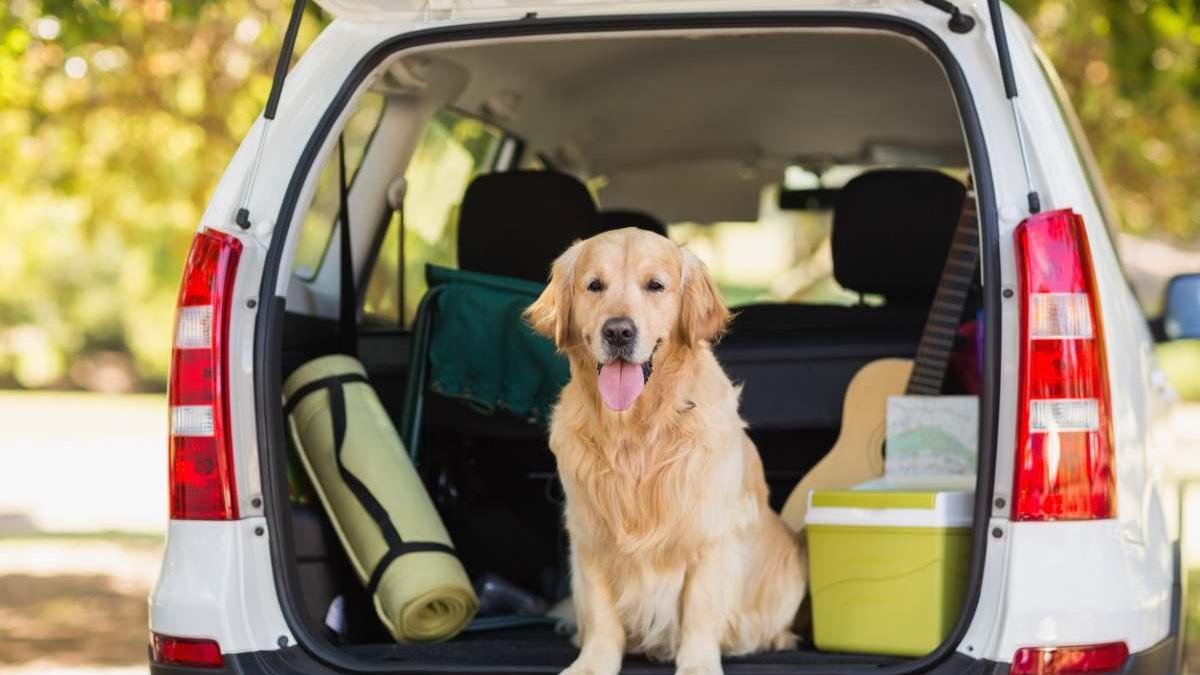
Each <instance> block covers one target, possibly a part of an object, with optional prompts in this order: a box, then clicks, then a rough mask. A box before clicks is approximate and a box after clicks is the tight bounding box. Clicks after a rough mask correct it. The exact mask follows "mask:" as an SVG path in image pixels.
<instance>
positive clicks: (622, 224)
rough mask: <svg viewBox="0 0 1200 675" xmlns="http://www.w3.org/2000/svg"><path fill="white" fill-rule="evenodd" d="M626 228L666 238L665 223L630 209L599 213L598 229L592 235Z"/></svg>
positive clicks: (643, 212)
mask: <svg viewBox="0 0 1200 675" xmlns="http://www.w3.org/2000/svg"><path fill="white" fill-rule="evenodd" d="M626 227H636V228H638V229H639V230H646V231H647V232H653V233H654V234H660V235H662V236H664V237H665V236H667V225H666V223H664V222H663V221H661V220H659V219H658V218H655V217H654V216H652V215H650V214H649V213H646V212H645V211H634V210H632V209H613V210H611V211H601V212H600V227H599V229H598V230H597V231H596V232H594V233H593V234H599V233H600V232H608V231H609V230H620V229H624V228H626Z"/></svg>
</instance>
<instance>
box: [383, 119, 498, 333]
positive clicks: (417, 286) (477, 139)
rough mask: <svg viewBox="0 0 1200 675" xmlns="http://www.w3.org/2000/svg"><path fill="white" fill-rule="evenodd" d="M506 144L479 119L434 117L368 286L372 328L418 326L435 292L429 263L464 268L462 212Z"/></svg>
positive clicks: (411, 165)
mask: <svg viewBox="0 0 1200 675" xmlns="http://www.w3.org/2000/svg"><path fill="white" fill-rule="evenodd" d="M503 141H504V133H503V132H501V131H500V130H499V129H497V128H496V127H493V126H491V125H489V124H487V123H485V122H482V121H480V120H478V119H475V118H473V117H468V116H466V115H464V114H462V113H458V112H455V111H453V110H440V111H438V112H437V113H434V116H433V118H432V119H431V120H430V121H429V124H428V125H426V127H425V129H424V130H423V131H422V133H421V139H420V141H418V143H417V148H416V150H415V151H414V152H413V156H412V160H411V161H409V164H408V169H407V171H405V174H404V176H405V178H406V179H407V181H408V189H407V190H406V193H405V198H404V220H403V223H401V222H400V218H399V215H398V214H393V215H392V222H391V223H389V224H388V229H387V232H386V233H385V234H384V237H383V241H382V242H381V244H380V248H379V255H378V257H377V258H376V260H375V266H374V268H372V270H371V275H370V277H369V278H368V280H367V287H366V293H365V295H364V298H363V315H364V318H366V319H367V320H368V321H369V322H370V323H373V324H376V325H381V324H382V325H392V326H396V325H403V326H409V325H411V324H412V321H413V318H414V317H415V316H416V312H417V305H418V303H420V301H421V296H423V295H424V294H425V291H426V288H427V286H426V283H425V264H426V263H433V264H435V265H444V266H447V267H453V266H455V265H457V263H458V261H457V245H458V237H457V234H458V206H459V204H460V202H461V201H462V196H463V193H464V192H466V189H467V185H468V184H469V183H470V182H471V179H472V178H474V177H475V176H476V175H478V174H480V173H483V172H486V171H487V170H489V169H490V168H491V167H492V165H493V163H494V161H495V157H496V153H497V152H498V151H499V149H500V146H501V145H502V143H503ZM401 237H403V240H404V241H403V244H404V245H403V249H401V245H400V243H401V242H400V239H401ZM401 250H403V258H404V259H403V264H401V260H400V256H401Z"/></svg>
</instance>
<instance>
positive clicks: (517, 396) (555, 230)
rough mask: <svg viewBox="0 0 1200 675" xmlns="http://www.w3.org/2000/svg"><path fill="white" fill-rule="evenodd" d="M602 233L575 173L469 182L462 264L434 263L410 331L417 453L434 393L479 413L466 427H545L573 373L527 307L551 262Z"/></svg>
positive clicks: (412, 431)
mask: <svg viewBox="0 0 1200 675" xmlns="http://www.w3.org/2000/svg"><path fill="white" fill-rule="evenodd" d="M596 231H599V215H598V213H597V211H596V203H595V201H593V199H592V196H591V194H590V193H589V192H588V190H587V188H586V187H585V186H584V185H583V183H581V182H579V181H578V180H576V179H575V178H574V177H572V176H569V175H567V174H564V173H559V172H557V171H507V172H503V173H491V174H484V175H481V176H478V177H476V178H475V179H474V180H473V181H471V184H470V185H469V186H468V187H467V191H466V193H465V194H464V195H463V200H462V205H461V207H460V208H459V219H458V265H459V267H460V268H461V269H460V270H452V269H447V268H443V267H433V266H429V267H428V268H427V270H426V276H427V279H428V282H429V291H428V292H427V293H426V295H425V297H424V299H422V301H421V304H420V306H419V307H418V309H417V316H416V324H415V325H414V327H413V330H414V335H413V346H412V358H411V360H410V361H409V368H410V370H409V378H408V385H407V388H406V391H405V394H406V396H405V402H404V408H403V413H402V415H401V420H400V434H401V437H402V438H403V440H404V443H405V445H406V447H407V448H408V451H409V453H410V454H411V455H412V456H413V457H414V459H415V458H417V457H418V454H417V453H418V450H419V443H420V434H421V423H422V419H423V417H424V416H425V412H426V411H425V393H426V391H430V390H432V391H434V392H436V393H438V394H441V395H443V396H447V397H451V398H455V399H458V400H460V401H462V402H464V403H465V404H467V405H468V406H470V407H471V408H473V409H475V410H476V411H477V412H479V413H481V414H480V415H468V416H466V417H464V418H463V424H464V426H473V427H475V428H474V429H470V428H467V429H464V431H467V432H471V431H479V432H481V433H479V434H478V435H480V436H498V437H503V436H512V435H520V434H525V435H529V433H530V430H531V429H532V430H535V431H536V432H538V433H540V431H541V430H540V429H539V428H538V426H537V425H538V424H543V425H544V423H545V422H546V420H547V419H548V417H549V414H550V407H551V406H552V405H553V404H554V401H555V400H556V399H557V398H558V392H559V390H560V389H561V388H562V385H563V384H565V383H566V381H567V378H568V375H569V371H568V368H567V365H566V361H565V359H562V358H561V357H558V356H556V355H555V354H554V347H553V345H552V344H551V343H550V342H549V341H548V340H546V339H544V338H542V337H539V336H537V335H534V334H533V333H532V332H531V331H530V330H529V328H528V327H527V326H526V325H525V322H524V319H522V317H521V312H522V311H523V310H524V309H525V308H526V307H528V306H529V304H530V303H532V302H533V301H534V300H535V299H536V298H537V296H538V294H539V293H541V291H542V289H543V288H545V284H544V281H545V279H546V278H547V276H548V275H549V273H550V264H551V262H552V261H553V260H554V258H556V257H557V256H558V255H559V254H560V253H562V252H563V251H564V250H566V248H567V247H568V246H570V245H571V243H572V242H573V241H575V240H577V239H583V238H586V237H587V236H589V235H590V234H591V233H593V232H596ZM497 411H501V412H506V413H509V414H508V415H503V414H502V415H491V413H495V412H497ZM514 416H515V418H517V420H525V421H526V422H528V424H524V423H520V422H519V421H514V419H512V418H513V417H514Z"/></svg>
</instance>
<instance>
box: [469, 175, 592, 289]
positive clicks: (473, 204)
mask: <svg viewBox="0 0 1200 675" xmlns="http://www.w3.org/2000/svg"><path fill="white" fill-rule="evenodd" d="M598 223H599V216H598V215H597V213H596V204H595V202H594V201H592V196H591V195H590V194H588V191H587V188H586V187H584V185H583V183H580V182H579V181H578V180H575V179H574V178H572V177H571V176H568V175H566V174H562V173H558V172H555V171H511V172H506V173H489V174H484V175H482V176H478V177H476V178H475V180H473V181H471V184H470V185H469V186H467V192H466V194H464V195H463V200H462V206H461V207H459V216H458V266H459V268H461V269H464V270H472V271H475V272H484V273H486V274H496V275H500V276H506V277H518V278H521V279H529V280H530V281H545V280H546V278H547V277H548V276H549V275H550V263H552V262H554V259H555V258H556V257H558V254H560V253H562V252H563V251H564V250H566V248H567V247H568V246H570V245H571V243H572V242H574V241H575V240H576V239H582V238H584V237H587V236H588V235H589V234H590V233H591V232H593V231H595V229H596V228H597V227H598Z"/></svg>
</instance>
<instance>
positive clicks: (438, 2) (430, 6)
mask: <svg viewBox="0 0 1200 675" xmlns="http://www.w3.org/2000/svg"><path fill="white" fill-rule="evenodd" d="M453 16H454V0H427V1H426V3H425V11H424V12H423V16H422V18H423V19H424V20H425V21H444V20H446V19H449V18H452V17H453Z"/></svg>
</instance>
